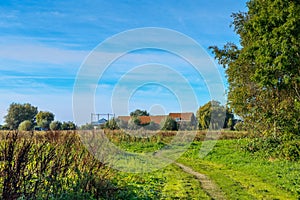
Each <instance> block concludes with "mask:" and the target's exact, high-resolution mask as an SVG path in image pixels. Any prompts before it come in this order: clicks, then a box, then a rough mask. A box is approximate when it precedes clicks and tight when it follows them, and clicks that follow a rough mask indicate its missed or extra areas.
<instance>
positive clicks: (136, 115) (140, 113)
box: [130, 109, 149, 117]
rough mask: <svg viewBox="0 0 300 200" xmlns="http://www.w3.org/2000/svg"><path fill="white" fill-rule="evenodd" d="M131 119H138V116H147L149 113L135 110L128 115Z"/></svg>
mask: <svg viewBox="0 0 300 200" xmlns="http://www.w3.org/2000/svg"><path fill="white" fill-rule="evenodd" d="M130 116H131V117H138V116H149V113H148V112H147V111H146V110H140V109H136V110H135V111H133V112H131V113H130Z"/></svg>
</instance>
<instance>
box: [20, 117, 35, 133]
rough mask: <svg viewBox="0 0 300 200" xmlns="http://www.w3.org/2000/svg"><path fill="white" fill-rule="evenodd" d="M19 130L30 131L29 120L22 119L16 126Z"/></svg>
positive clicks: (30, 124)
mask: <svg viewBox="0 0 300 200" xmlns="http://www.w3.org/2000/svg"><path fill="white" fill-rule="evenodd" d="M18 129H19V130H20V131H30V130H31V129H32V123H31V121H29V120H25V121H23V122H22V123H21V124H20V125H19V128H18Z"/></svg>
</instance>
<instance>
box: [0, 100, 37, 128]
mask: <svg viewBox="0 0 300 200" xmlns="http://www.w3.org/2000/svg"><path fill="white" fill-rule="evenodd" d="M37 112H38V110H37V107H34V106H32V105H31V104H29V103H25V104H20V103H12V104H10V106H9V108H8V113H7V115H6V116H5V117H4V118H5V122H6V124H7V126H8V127H9V129H11V130H16V129H17V128H18V127H19V125H20V123H21V122H23V121H25V120H29V121H31V122H32V123H33V122H34V119H35V116H36V114H37Z"/></svg>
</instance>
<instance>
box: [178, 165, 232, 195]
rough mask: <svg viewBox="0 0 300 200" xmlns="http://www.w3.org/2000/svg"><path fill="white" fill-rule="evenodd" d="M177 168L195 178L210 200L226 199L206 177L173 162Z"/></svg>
mask: <svg viewBox="0 0 300 200" xmlns="http://www.w3.org/2000/svg"><path fill="white" fill-rule="evenodd" d="M174 164H176V165H177V166H179V167H180V168H181V169H182V170H183V171H185V172H186V173H189V174H191V175H193V176H195V177H196V178H197V179H198V180H199V181H200V183H201V187H202V188H203V190H204V191H205V192H206V193H207V194H208V195H209V196H210V197H211V198H212V199H216V200H218V199H226V198H225V197H224V194H223V192H222V191H221V190H220V188H219V187H218V186H217V185H216V184H215V183H213V182H212V181H211V180H210V179H209V178H208V177H207V176H205V175H204V174H200V173H199V172H196V171H194V170H193V169H192V168H190V167H187V166H185V165H183V164H181V163H177V162H175V163H174Z"/></svg>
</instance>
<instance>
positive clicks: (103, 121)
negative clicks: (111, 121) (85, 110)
mask: <svg viewBox="0 0 300 200" xmlns="http://www.w3.org/2000/svg"><path fill="white" fill-rule="evenodd" d="M106 122H107V119H104V118H102V119H99V120H98V121H94V122H92V125H94V126H101V125H103V124H105V123H106Z"/></svg>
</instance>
